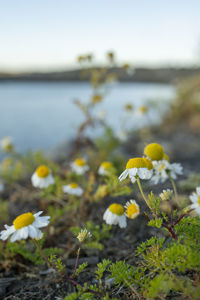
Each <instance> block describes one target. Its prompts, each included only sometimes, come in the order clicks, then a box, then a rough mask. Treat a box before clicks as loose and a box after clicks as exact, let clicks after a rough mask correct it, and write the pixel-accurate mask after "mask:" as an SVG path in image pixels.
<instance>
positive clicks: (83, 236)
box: [77, 228, 92, 243]
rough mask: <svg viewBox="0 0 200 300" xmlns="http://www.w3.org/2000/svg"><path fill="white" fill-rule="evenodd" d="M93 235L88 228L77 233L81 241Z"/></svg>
mask: <svg viewBox="0 0 200 300" xmlns="http://www.w3.org/2000/svg"><path fill="white" fill-rule="evenodd" d="M91 237H92V234H91V233H90V231H88V230H87V229H86V228H85V229H81V231H80V232H79V234H78V235H77V239H78V240H79V242H80V243H82V242H84V241H85V239H87V238H91Z"/></svg>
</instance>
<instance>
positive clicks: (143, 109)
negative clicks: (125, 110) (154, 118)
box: [139, 106, 148, 114]
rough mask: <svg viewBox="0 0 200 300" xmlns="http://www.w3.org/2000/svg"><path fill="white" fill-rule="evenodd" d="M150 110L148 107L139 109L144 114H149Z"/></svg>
mask: <svg viewBox="0 0 200 300" xmlns="http://www.w3.org/2000/svg"><path fill="white" fill-rule="evenodd" d="M147 110H148V108H147V107H146V106H140V107H139V111H140V112H141V113H143V114H145V113H146V112H147Z"/></svg>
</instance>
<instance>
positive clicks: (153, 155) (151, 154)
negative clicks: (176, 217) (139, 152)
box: [144, 143, 164, 161]
mask: <svg viewBox="0 0 200 300" xmlns="http://www.w3.org/2000/svg"><path fill="white" fill-rule="evenodd" d="M144 154H145V155H146V156H147V157H148V158H150V159H151V160H157V161H158V160H161V159H163V155H164V149H163V147H162V146H161V145H160V144H157V143H152V144H149V145H147V146H146V147H145V149H144Z"/></svg>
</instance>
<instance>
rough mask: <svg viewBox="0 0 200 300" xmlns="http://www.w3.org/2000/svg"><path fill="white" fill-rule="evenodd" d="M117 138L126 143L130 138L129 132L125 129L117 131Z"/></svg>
mask: <svg viewBox="0 0 200 300" xmlns="http://www.w3.org/2000/svg"><path fill="white" fill-rule="evenodd" d="M117 138H118V139H119V141H120V142H122V143H124V142H126V141H127V140H128V132H127V131H125V130H120V131H118V132H117Z"/></svg>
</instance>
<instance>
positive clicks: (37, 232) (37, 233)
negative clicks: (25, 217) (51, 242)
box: [28, 225, 40, 239]
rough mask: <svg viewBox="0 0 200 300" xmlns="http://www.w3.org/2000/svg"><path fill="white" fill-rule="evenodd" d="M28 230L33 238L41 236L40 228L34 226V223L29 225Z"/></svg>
mask: <svg viewBox="0 0 200 300" xmlns="http://www.w3.org/2000/svg"><path fill="white" fill-rule="evenodd" d="M28 232H29V236H30V237H31V238H32V239H35V238H38V237H39V236H40V230H39V229H38V228H36V227H34V226H33V225H29V226H28Z"/></svg>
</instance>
